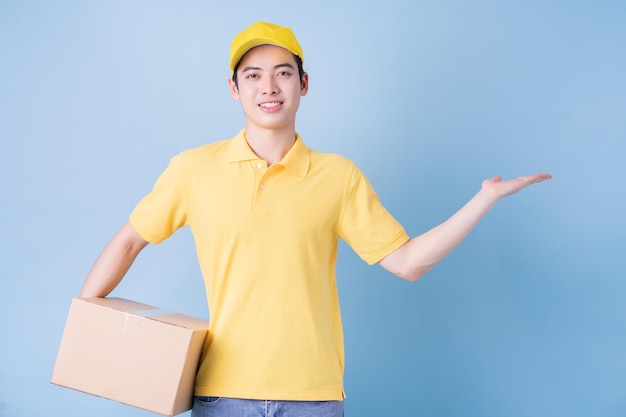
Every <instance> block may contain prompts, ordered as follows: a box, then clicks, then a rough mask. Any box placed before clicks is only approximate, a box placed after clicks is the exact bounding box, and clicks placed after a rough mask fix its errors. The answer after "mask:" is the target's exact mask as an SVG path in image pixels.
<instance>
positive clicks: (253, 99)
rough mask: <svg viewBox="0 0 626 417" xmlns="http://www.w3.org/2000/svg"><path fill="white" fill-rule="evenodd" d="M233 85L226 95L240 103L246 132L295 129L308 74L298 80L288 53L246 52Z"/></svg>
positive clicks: (270, 50)
mask: <svg viewBox="0 0 626 417" xmlns="http://www.w3.org/2000/svg"><path fill="white" fill-rule="evenodd" d="M237 79H238V80H237V85H235V83H234V82H233V80H232V79H229V81H228V83H229V86H230V92H231V94H232V96H233V98H234V99H235V100H239V101H240V102H241V106H242V108H243V112H244V114H245V116H246V128H254V127H259V128H263V129H270V130H278V129H282V128H291V129H294V128H295V118H296V111H297V110H298V106H299V104H300V97H301V96H304V95H306V93H307V91H308V74H306V73H305V74H303V76H302V80H300V76H299V74H298V67H297V64H296V60H295V58H294V56H293V54H292V53H291V52H289V51H288V50H286V49H284V48H281V47H278V46H274V45H260V46H257V47H255V48H252V49H251V50H250V51H248V52H247V53H246V54H245V55H244V56H243V58H242V59H241V62H240V63H239V67H238V69H237Z"/></svg>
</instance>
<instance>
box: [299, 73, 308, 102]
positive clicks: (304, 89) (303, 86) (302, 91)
mask: <svg viewBox="0 0 626 417" xmlns="http://www.w3.org/2000/svg"><path fill="white" fill-rule="evenodd" d="M308 92H309V74H308V73H307V72H305V73H303V74H302V80H301V81H300V95H301V96H306V94H307V93H308Z"/></svg>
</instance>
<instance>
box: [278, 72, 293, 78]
mask: <svg viewBox="0 0 626 417" xmlns="http://www.w3.org/2000/svg"><path fill="white" fill-rule="evenodd" d="M290 75H291V73H290V72H288V71H280V72H279V73H278V76H279V77H289V76H290Z"/></svg>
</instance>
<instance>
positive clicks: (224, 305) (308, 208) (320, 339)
mask: <svg viewBox="0 0 626 417" xmlns="http://www.w3.org/2000/svg"><path fill="white" fill-rule="evenodd" d="M130 222H131V224H132V225H133V226H134V228H135V229H136V230H137V232H138V233H139V234H140V235H141V236H142V237H143V238H144V239H145V240H147V241H148V242H151V243H159V242H161V241H162V240H164V239H166V238H167V237H168V236H170V235H171V234H172V233H174V232H175V231H176V229H178V228H180V227H183V226H186V225H189V227H190V230H191V232H192V233H193V236H194V239H195V243H196V250H197V255H198V259H199V262H200V268H201V270H202V274H203V277H204V280H205V283H206V293H207V300H208V303H209V311H210V318H211V320H210V326H209V337H208V339H207V343H206V345H205V351H204V355H203V357H202V362H201V365H200V369H199V372H198V376H197V379H196V388H195V392H196V395H207V396H220V397H235V398H247V399H268V400H272V399H275V400H340V399H342V398H343V397H344V391H343V371H344V346H343V330H342V327H341V315H340V311H339V300H338V296H337V284H336V282H335V264H336V257H337V243H338V239H339V238H342V239H344V240H345V241H346V242H347V243H348V244H349V245H350V246H351V247H352V248H353V249H354V250H355V251H356V252H357V253H358V254H359V256H361V258H362V259H363V260H365V261H366V262H367V263H369V264H374V263H377V262H379V261H380V260H381V259H382V258H384V257H385V256H387V255H388V254H389V253H391V252H393V251H394V250H395V249H397V248H399V247H400V246H402V244H404V243H405V242H406V241H407V240H408V239H409V237H408V236H407V234H406V232H405V231H404V229H403V228H402V226H401V225H400V224H399V223H398V222H397V221H396V220H394V218H393V217H392V216H391V215H390V214H389V213H388V212H387V210H385V208H384V207H383V206H382V205H381V203H380V201H379V199H378V197H377V196H376V194H375V193H374V191H373V189H372V187H371V185H370V184H369V182H368V181H367V179H366V178H365V177H364V176H363V174H362V173H361V172H360V171H359V170H358V169H357V167H356V166H355V165H354V163H353V162H351V161H349V160H348V159H346V158H344V157H341V156H338V155H331V154H323V153H320V152H316V151H313V150H311V149H309V148H307V147H306V146H305V145H304V143H303V142H302V139H301V138H300V137H299V136H298V137H297V140H296V142H295V144H294V145H293V147H292V148H291V149H290V150H289V152H288V153H287V155H286V156H285V157H284V159H283V160H282V161H281V162H280V163H277V164H273V165H271V166H269V167H268V165H267V163H266V162H265V161H263V160H261V159H259V158H258V157H257V156H256V155H255V154H254V153H253V152H252V150H251V149H250V147H249V146H248V144H247V142H246V140H245V134H244V131H241V132H240V133H239V134H238V135H237V136H236V137H234V138H232V139H229V140H224V141H219V142H216V143H212V144H208V145H204V146H201V147H199V148H196V149H192V150H188V151H184V152H182V153H180V154H179V155H177V156H175V157H174V158H172V160H171V163H170V165H169V166H168V167H167V169H166V170H165V171H164V172H163V174H162V175H161V176H160V178H159V179H158V181H157V182H156V184H155V186H154V189H153V190H152V191H151V192H150V194H148V195H147V196H146V197H145V198H144V199H143V200H142V201H141V202H139V204H138V205H137V206H136V207H135V209H134V211H133V212H132V214H131V215H130Z"/></svg>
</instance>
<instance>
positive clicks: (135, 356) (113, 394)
mask: <svg viewBox="0 0 626 417" xmlns="http://www.w3.org/2000/svg"><path fill="white" fill-rule="evenodd" d="M208 325H209V323H208V321H206V320H201V319H198V318H195V317H190V316H186V315H184V314H176V313H173V312H168V311H164V310H160V309H158V308H156V307H152V306H149V305H145V304H141V303H136V302H134V301H129V300H125V299H122V298H75V299H73V300H72V305H71V307H70V312H69V315H68V318H67V322H66V325H65V330H64V332H63V338H62V340H61V346H60V348H59V353H58V355H57V360H56V364H55V366H54V372H53V375H52V381H51V382H52V383H53V384H57V385H61V386H64V387H68V388H73V389H76V390H79V391H83V392H87V393H89V394H93V395H97V396H100V397H105V398H109V399H111V400H115V401H119V402H121V403H124V404H128V405H132V406H134V407H139V408H142V409H145V410H149V411H153V412H155V413H159V414H163V415H167V416H173V415H176V414H180V413H183V412H185V411H187V410H189V409H191V406H192V403H193V389H194V383H195V376H196V372H197V369H198V363H199V360H200V356H201V354H202V348H203V345H204V341H205V338H206V335H207V329H208Z"/></svg>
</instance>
